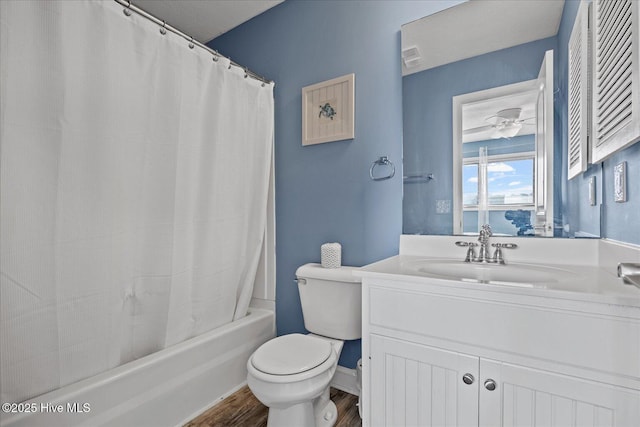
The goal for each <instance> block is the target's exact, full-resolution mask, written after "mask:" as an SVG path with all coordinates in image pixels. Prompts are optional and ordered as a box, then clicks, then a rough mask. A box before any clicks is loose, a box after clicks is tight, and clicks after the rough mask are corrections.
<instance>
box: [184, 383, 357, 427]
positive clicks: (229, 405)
mask: <svg viewBox="0 0 640 427" xmlns="http://www.w3.org/2000/svg"><path fill="white" fill-rule="evenodd" d="M331 400H333V402H334V403H335V404H336V406H337V407H338V421H337V422H336V424H335V427H359V426H361V425H362V421H361V420H360V416H359V415H358V408H357V406H356V403H357V402H358V397H357V396H354V395H352V394H349V393H345V392H344V391H340V390H337V389H335V388H332V389H331ZM267 413H268V408H267V407H266V406H264V405H263V404H262V403H260V402H259V401H258V399H256V398H255V396H254V395H253V393H251V390H249V387H247V386H244V387H243V388H241V389H240V390H238V391H237V392H235V393H233V394H232V395H231V396H229V397H227V398H226V399H225V400H223V401H222V402H220V403H219V404H217V405H216V406H214V407H213V408H211V409H209V410H208V411H206V412H204V413H202V414H200V415H198V416H197V417H196V418H195V419H193V420H191V421H189V422H188V423H187V424H185V426H184V427H210V426H216V427H227V426H232V427H236V426H237V427H243V426H246V427H264V426H266V425H267ZM292 427H303V426H292Z"/></svg>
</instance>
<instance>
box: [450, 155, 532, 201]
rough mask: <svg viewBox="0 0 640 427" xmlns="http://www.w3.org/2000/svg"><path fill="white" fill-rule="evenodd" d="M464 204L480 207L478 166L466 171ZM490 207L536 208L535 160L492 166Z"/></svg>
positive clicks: (489, 180) (490, 172)
mask: <svg viewBox="0 0 640 427" xmlns="http://www.w3.org/2000/svg"><path fill="white" fill-rule="evenodd" d="M462 179H463V186H462V200H463V204H464V205H465V206H469V205H471V206H472V205H477V204H478V164H477V163H475V164H468V165H464V167H463V169H462ZM487 182H488V190H489V191H488V192H489V205H521V204H533V159H532V158H530V159H520V160H505V161H499V162H490V163H489V164H488V166H487Z"/></svg>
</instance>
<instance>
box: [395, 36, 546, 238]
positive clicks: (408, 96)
mask: <svg viewBox="0 0 640 427" xmlns="http://www.w3.org/2000/svg"><path fill="white" fill-rule="evenodd" d="M556 43H557V39H556V38H555V37H550V38H547V39H543V40H538V41H535V42H531V43H526V44H522V45H519V46H515V47H512V48H508V49H503V50H499V51H495V52H491V53H487V54H484V55H479V56H475V57H473V58H469V59H465V60H462V61H457V62H453V63H450V64H446V65H442V66H440V67H436V68H432V69H430V70H425V71H422V72H419V73H415V74H411V75H409V76H405V77H403V85H402V91H403V110H404V152H405V159H404V168H405V174H407V175H413V174H419V173H433V174H434V177H435V179H434V180H433V181H431V182H428V183H426V184H407V185H405V188H404V192H405V195H404V202H403V203H404V208H403V211H404V218H403V220H404V224H403V232H404V233H406V234H452V233H453V215H452V214H451V213H447V214H438V213H436V200H453V182H452V179H453V178H452V175H451V173H452V172H451V165H452V164H453V146H452V145H451V141H452V140H453V129H452V126H451V123H452V120H453V113H452V108H453V106H452V98H453V97H454V96H457V95H462V94H465V93H469V92H476V91H479V90H484V89H489V88H493V87H496V86H503V85H508V84H512V83H517V82H521V81H524V80H531V79H535V78H537V77H538V72H539V71H540V64H542V59H543V58H544V53H545V52H546V51H547V50H549V49H554V51H555V50H556V49H557V45H556ZM554 59H555V58H554ZM451 205H452V206H453V202H452V203H451Z"/></svg>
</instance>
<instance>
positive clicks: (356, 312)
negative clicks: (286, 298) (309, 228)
mask: <svg viewBox="0 0 640 427" xmlns="http://www.w3.org/2000/svg"><path fill="white" fill-rule="evenodd" d="M354 269H356V267H340V268H331V269H329V268H323V267H322V266H321V265H320V264H306V265H303V266H302V267H300V268H298V270H297V271H296V276H297V278H298V289H299V291H300V302H301V303H302V315H303V317H304V326H305V328H306V329H307V330H308V331H309V332H311V333H310V334H308V335H302V334H289V335H283V336H280V337H277V338H274V339H272V340H270V341H268V342H266V343H264V344H263V345H261V346H260V347H259V348H258V349H257V350H256V351H255V352H254V353H253V354H252V355H251V357H250V358H249V361H248V362H247V369H248V371H249V373H248V375H247V382H248V383H249V388H250V389H251V391H252V392H253V394H254V395H255V396H256V397H257V398H258V400H260V401H261V402H262V403H263V404H265V405H266V406H268V407H269V419H268V422H267V425H268V426H269V427H282V426H296V427H313V426H318V427H319V426H322V427H325V426H327V427H329V426H333V425H334V423H335V422H336V418H337V416H338V414H337V410H336V405H335V404H334V403H333V402H332V401H331V400H330V399H329V383H330V382H331V379H332V378H333V374H334V372H335V370H336V366H337V365H338V359H339V358H340V352H341V351H342V345H343V340H354V339H358V338H360V337H361V336H362V325H361V314H362V305H361V304H362V303H361V294H362V293H361V284H360V279H359V278H357V277H355V276H353V274H352V272H353V270H354Z"/></svg>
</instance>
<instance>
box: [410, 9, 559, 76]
mask: <svg viewBox="0 0 640 427" xmlns="http://www.w3.org/2000/svg"><path fill="white" fill-rule="evenodd" d="M563 8H564V0H471V1H468V2H465V3H462V4H459V5H457V6H454V7H451V8H449V9H445V10H443V11H441V12H438V13H435V14H433V15H429V16H425V17H424V18H421V19H418V20H417V21H413V22H409V23H408V24H405V25H403V26H402V31H401V33H402V50H403V52H404V51H405V50H407V49H409V48H412V47H416V48H417V49H418V51H419V55H420V58H419V59H418V60H417V61H415V62H412V63H411V67H410V68H407V67H406V66H405V64H404V62H403V64H402V75H403V76H405V75H409V74H413V73H416V72H418V71H423V70H427V69H429V68H434V67H437V66H440V65H444V64H448V63H450V62H455V61H460V60H462V59H466V58H471V57H474V56H477V55H482V54H484V53H488V52H493V51H495V50H499V49H505V48H508V47H512V46H517V45H519V44H522V43H528V42H531V41H534V40H540V39H543V38H546V37H552V36H555V35H556V34H557V33H558V28H559V26H560V19H561V17H562V10H563Z"/></svg>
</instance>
